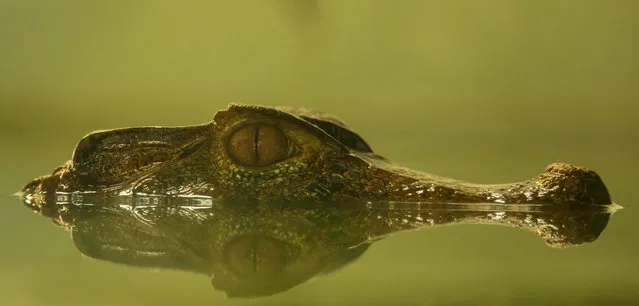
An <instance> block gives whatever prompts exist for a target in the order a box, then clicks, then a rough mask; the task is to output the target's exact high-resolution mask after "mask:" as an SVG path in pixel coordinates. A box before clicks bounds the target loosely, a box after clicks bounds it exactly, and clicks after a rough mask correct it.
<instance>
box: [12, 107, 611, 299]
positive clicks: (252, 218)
mask: <svg viewBox="0 0 639 306" xmlns="http://www.w3.org/2000/svg"><path fill="white" fill-rule="evenodd" d="M22 196H23V201H24V203H25V204H26V205H27V206H28V207H29V208H31V209H33V210H34V211H36V212H38V213H40V214H42V215H44V216H46V217H49V218H52V219H53V220H54V221H55V222H56V223H57V224H60V225H62V226H64V227H66V228H68V229H69V230H70V231H71V232H72V233H73V241H74V243H75V245H76V246H77V247H78V249H79V250H80V251H81V252H82V253H84V254H87V255H88V256H91V257H94V258H99V259H103V260H108V261H112V262H118V263H123V264H129V265H135V266H144V267H164V268H172V269H180V270H188V271H194V272H198V273H203V274H206V275H209V276H210V277H212V279H213V286H214V287H215V288H217V289H219V290H222V291H224V292H226V294H227V295H228V296H242V297H244V296H263V295H269V294H274V293H277V292H281V291H284V290H287V289H289V288H292V287H293V286H295V285H297V284H300V283H302V282H304V281H305V280H308V279H310V278H311V277H313V276H315V275H318V274H322V273H326V272H330V271H335V270H337V269H339V268H340V267H342V266H344V265H345V264H347V263H349V262H351V261H353V260H355V259H357V258H358V257H359V256H360V255H361V254H362V253H363V252H364V251H365V250H366V249H367V248H368V246H369V245H370V244H371V243H372V242H374V241H375V240H377V239H380V238H382V237H385V236H387V235H389V234H392V233H397V232H401V231H407V230H414V229H419V228H424V227H432V226H437V225H444V224H460V223H476V224H499V225H507V226H511V227H519V228H524V229H529V230H532V231H535V232H537V233H538V234H539V235H540V236H541V237H542V238H543V239H544V240H545V241H546V243H547V244H548V245H550V246H553V247H565V246H570V245H575V244H580V243H584V242H590V241H593V240H595V239H596V238H597V237H598V236H599V234H600V233H601V232H602V231H603V229H604V228H605V226H606V224H607V223H608V219H609V216H610V213H611V211H613V210H614V209H616V206H615V205H614V204H612V201H611V199H610V195H609V194H608V190H607V189H606V186H605V185H604V184H603V181H602V180H601V178H600V177H599V176H598V175H597V174H596V173H595V172H594V171H592V170H589V169H586V168H582V167H577V166H572V165H568V164H563V163H555V164H551V165H549V166H548V167H546V169H545V171H544V172H543V173H541V174H540V175H538V176H537V177H535V178H532V179H529V180H527V181H522V182H515V183H510V184H500V185H486V184H473V183H468V182H461V181H458V180H453V179H449V178H442V177H437V176H433V175H431V174H428V173H423V172H418V171H413V170H409V169H405V168H402V167H398V166H396V165H394V164H392V163H391V162H390V161H388V160H387V159H385V158H383V157H381V156H380V155H377V154H376V153H373V150H372V149H371V147H370V146H369V145H368V143H366V142H365V141H364V140H363V139H362V138H361V137H360V136H359V135H357V134H356V133H355V132H354V131H352V130H350V129H349V128H348V127H347V126H346V125H345V124H344V123H343V122H341V121H340V120H339V119H337V118H335V117H334V116H331V115H329V114H325V113H321V112H316V111H310V110H306V109H291V108H268V107H256V106H247V105H231V106H229V107H228V108H227V109H224V110H222V111H219V112H217V113H216V114H215V116H214V118H213V121H212V122H210V123H207V124H202V125H197V126H187V127H141V128H128V129H118V130H111V131H101V132H95V133H92V134H89V135H87V136H86V137H84V138H83V139H82V140H81V141H80V142H79V143H78V145H77V146H76V148H75V150H74V153H73V158H72V160H71V161H69V162H67V163H65V164H64V165H62V166H61V167H58V168H57V169H55V170H54V171H53V173H52V174H51V175H47V176H43V177H40V178H36V179H34V180H33V181H31V182H30V183H28V184H27V185H26V186H25V187H24V188H23V194H22Z"/></svg>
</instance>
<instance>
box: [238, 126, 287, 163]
mask: <svg viewBox="0 0 639 306" xmlns="http://www.w3.org/2000/svg"><path fill="white" fill-rule="evenodd" d="M288 149H289V142H288V139H287V138H286V136H285V135H284V133H282V132H281V131H280V130H278V129H277V128H275V127H273V126H270V125H266V124H251V125H247V126H244V127H242V128H240V129H238V130H237V131H235V132H234V133H233V135H231V138H230V139H229V154H230V155H231V157H232V158H233V159H235V161H237V162H238V163H240V164H242V165H246V166H268V165H271V164H273V163H275V162H278V161H280V160H283V159H284V158H286V157H287V155H288Z"/></svg>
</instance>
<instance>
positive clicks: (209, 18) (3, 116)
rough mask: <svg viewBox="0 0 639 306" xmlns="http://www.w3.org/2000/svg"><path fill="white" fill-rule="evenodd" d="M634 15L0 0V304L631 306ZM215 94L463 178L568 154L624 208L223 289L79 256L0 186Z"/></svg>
mask: <svg viewBox="0 0 639 306" xmlns="http://www.w3.org/2000/svg"><path fill="white" fill-rule="evenodd" d="M637 17H639V2H637V1H633V0H628V1H622V0H617V1H616V0H613V1H597V0H579V1H577V0H564V1H545V0H535V1H533V0H530V1H508V0H488V1H471V0H466V1H450V2H445V1H437V2H435V1H421V0H414V1H372V0H371V1H349V0H346V1H337V0H326V1H321V0H277V1H267V0H263V1H258V0H255V1H182V2H179V3H178V2H177V1H150V0H147V1H70V0H61V1H42V0H31V1H18V0H3V1H0V135H1V137H2V143H3V144H2V146H1V147H2V149H1V150H0V157H1V158H0V165H1V169H0V170H1V172H0V173H1V174H0V182H1V185H0V194H2V196H1V197H0V199H1V200H2V201H1V203H0V204H1V205H2V207H3V208H4V211H3V213H2V216H3V217H2V222H1V223H0V237H2V243H3V247H2V251H1V252H0V271H1V273H0V299H1V302H0V304H2V305H145V304H149V305H182V304H184V305H289V304H292V305H326V304H379V303H389V304H390V303H392V304H398V305H430V304H442V303H447V304H469V305H470V304H472V305H474V304H477V303H480V304H490V305H511V304H517V305H520V304H530V305H539V304H542V303H543V304H549V303H556V304H563V305H569V304H573V305H595V304H597V305H598V304H600V303H604V302H608V304H611V303H612V304H626V303H628V304H632V303H633V302H636V303H639V293H637V290H636V287H637V284H638V283H639V265H638V264H637V258H638V257H639V245H638V244H637V242H636V241H637V237H636V235H638V234H639V231H638V230H637V227H636V222H635V221H634V220H636V218H637V217H639V214H638V213H637V212H636V208H637V207H638V205H637V203H639V199H638V197H637V194H636V193H635V192H634V191H635V189H636V188H637V187H636V185H635V184H637V182H638V181H639V180H638V178H639V175H638V171H639V166H638V160H637V156H638V155H639V123H638V122H637V119H636V117H637V111H638V108H639V107H638V106H637V105H638V103H639V89H638V85H637V84H639V56H638V54H639V19H638V18H637ZM228 102H242V103H250V104H265V105H291V106H305V107H310V108H317V109H321V110H325V111H328V112H331V113H334V114H336V115H338V116H340V117H341V118H343V119H345V120H346V121H347V122H349V123H350V124H351V126H352V127H354V128H355V129H356V130H357V131H358V132H360V133H361V134H362V136H363V137H364V138H365V139H366V140H367V141H368V142H369V143H370V144H371V145H372V146H373V148H374V149H375V150H376V151H377V152H379V153H381V154H383V155H385V156H387V157H389V158H390V159H392V160H394V161H396V162H397V163H399V164H402V165H405V166H408V167H412V168H416V169H420V170H425V171H428V172H432V173H436V174H439V175H445V176H452V177H455V178H459V179H464V180H470V181H476V182H486V183H491V182H494V183H499V182H509V181H515V180H520V179H526V178H529V177H532V176H534V175H536V174H538V173H539V172H541V171H542V170H543V167H544V166H545V165H546V164H548V163H550V162H554V161H565V162H570V163H575V164H579V165H583V166H587V167H590V168H592V169H594V170H596V171H597V172H599V174H601V175H602V177H603V178H604V182H606V184H607V185H608V188H609V190H610V191H611V193H612V195H613V198H614V199H615V201H616V202H617V203H619V204H621V205H622V206H624V207H626V209H625V210H622V211H621V212H620V213H618V214H615V215H614V216H613V218H612V219H611V222H610V223H609V226H608V228H607V230H606V231H604V233H603V234H602V236H601V237H600V239H599V240H598V241H596V242H595V243H593V244H589V245H583V246H579V247H574V248H570V249H565V250H555V249H550V248H547V247H546V246H545V245H544V244H543V242H542V240H541V239H539V238H537V237H536V236H535V235H533V234H530V233H527V232H524V231H520V230H515V229H507V228H501V227H491V226H472V225H468V226H453V227H447V228H440V229H433V230H425V231H421V232H412V233H406V234H401V235H396V236H394V237H391V238H389V239H386V240H384V241H382V242H379V243H377V244H376V245H375V246H373V247H372V248H371V249H370V250H369V251H368V252H367V253H366V254H365V255H364V256H363V257H362V258H361V259H360V260H359V261H358V262H356V263H354V264H353V265H351V266H349V267H347V268H346V269H344V270H343V271H341V272H339V273H335V274H332V275H329V276H324V277H321V278H317V279H315V280H313V281H311V282H308V283H306V284H303V285H301V286H299V287H296V288H294V289H293V290H291V291H289V292H286V293H284V294H280V295H277V296H274V297H270V298H265V299H258V300H227V299H226V298H225V297H224V295H223V294H221V293H219V292H214V291H213V289H212V287H211V286H210V284H209V280H207V279H206V278H205V277H202V276H197V275H191V274H186V273H179V272H162V273H154V272H150V271H146V270H141V269H132V268H127V267H122V266H116V265H112V264H108V263H104V262H97V261H93V260H89V259H84V258H82V256H81V255H80V254H79V253H78V252H77V251H76V250H75V249H74V247H73V245H72V243H71V241H70V239H69V237H68V234H67V233H65V232H64V231H63V230H61V229H58V228H55V227H54V226H53V225H52V224H51V222H49V221H47V220H45V219H43V218H39V217H36V216H34V215H33V214H31V213H30V212H29V210H27V209H26V208H24V207H23V206H22V205H20V202H19V201H18V200H17V199H16V198H13V197H11V196H9V195H10V194H12V193H13V192H15V191H17V190H19V189H20V188H21V187H22V185H23V184H24V183H26V182H27V181H28V180H29V179H31V178H32V177H34V176H37V175H41V174H45V173H49V172H50V171H51V170H52V169H53V168H54V167H55V166H58V165H59V164H61V163H63V162H64V161H66V160H67V159H69V158H70V155H71V151H72V149H73V147H74V145H75V144H76V142H77V141H78V140H79V139H80V137H82V136H83V135H85V134H86V133H88V132H90V131H92V130H97V129H108V128H117V127H125V126H138V125H190V124H198V123H202V122H206V121H209V120H210V119H211V118H212V115H213V113H214V112H215V111H216V110H219V109H221V108H224V107H225V106H226V104H227V103H228Z"/></svg>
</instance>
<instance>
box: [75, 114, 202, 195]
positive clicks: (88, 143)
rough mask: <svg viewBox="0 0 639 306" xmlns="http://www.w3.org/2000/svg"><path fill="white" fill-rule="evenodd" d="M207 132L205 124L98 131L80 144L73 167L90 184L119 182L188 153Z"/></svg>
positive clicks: (102, 184) (106, 184) (100, 184)
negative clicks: (185, 152)
mask: <svg viewBox="0 0 639 306" xmlns="http://www.w3.org/2000/svg"><path fill="white" fill-rule="evenodd" d="M203 132H206V129H205V128H203V126H195V127H179V128H164V127H142V128H128V129H117V130H109V131H100V132H94V133H91V134H89V135H87V136H85V137H84V138H82V140H80V142H79V143H78V145H77V146H76V148H75V150H74V152H73V163H72V165H73V170H74V172H75V173H76V174H77V175H79V176H80V177H81V178H82V180H83V181H85V182H87V183H88V184H90V185H96V186H108V185H112V184H115V183H119V182H122V181H125V180H127V179H128V178H131V177H134V176H136V175H139V174H140V173H142V172H145V171H148V170H149V169H150V168H151V167H153V166H154V165H157V164H159V163H162V162H165V161H167V160H170V159H172V158H175V157H176V156H177V155H179V154H184V153H183V152H184V151H186V150H188V149H189V148H191V147H192V146H193V144H194V142H196V140H197V139H199V138H200V137H202V135H203Z"/></svg>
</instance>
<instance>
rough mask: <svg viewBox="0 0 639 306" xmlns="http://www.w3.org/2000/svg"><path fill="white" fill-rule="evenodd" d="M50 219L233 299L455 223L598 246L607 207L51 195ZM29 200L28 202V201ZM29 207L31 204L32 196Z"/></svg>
mask: <svg viewBox="0 0 639 306" xmlns="http://www.w3.org/2000/svg"><path fill="white" fill-rule="evenodd" d="M46 199H48V200H52V201H56V203H54V205H53V206H52V205H49V204H50V203H49V204H46V205H45V204H43V203H35V204H37V205H38V206H40V207H56V210H55V211H54V212H53V213H50V214H48V215H47V216H48V217H50V218H52V219H53V220H54V221H55V222H56V223H57V224H59V225H62V226H64V227H65V228H67V229H69V230H70V231H71V232H72V237H73V242H74V244H75V245H76V247H77V248H78V250H79V251H80V252H82V253H83V254H85V255H87V256H89V257H92V258H96V259H100V260H105V261H110V262H115V263H120V264H126V265H131V266H138V267H153V268H165V269H177V270H185V271H192V272H196V273H200V274H205V275H208V276H209V277H211V279H212V285H213V287H214V288H215V289H217V290H220V291H223V292H225V293H226V294H227V296H229V297H257V296H266V295H272V294H276V293H279V292H283V291H286V290H288V289H290V288H293V287H295V286H296V285H299V284H301V283H303V282H305V281H307V280H309V279H311V278H312V277H314V276H317V275H320V274H324V273H328V272H333V271H336V270H339V269H340V268H342V267H344V266H345V265H347V264H348V263H350V262H352V261H354V260H356V259H357V258H359V257H360V256H361V255H362V254H363V253H364V252H365V251H366V250H367V249H368V247H369V246H370V244H371V243H372V242H373V241H375V240H378V239H380V238H382V237H385V236H387V235H389V234H393V233H397V232H402V231H407V230H413V229H418V228H425V227H432V226H437V225H447V224H456V223H465V224H468V223H476V224H500V225H509V226H511V227H517V228H523V229H527V230H530V231H533V232H535V233H537V234H538V235H539V236H540V237H542V238H543V239H544V241H545V242H546V243H547V244H548V245H550V246H552V247H566V246H571V245H576V244H581V243H585V242H592V241H594V240H596V239H597V237H598V236H599V234H600V233H601V232H602V231H603V229H604V228H605V226H606V225H607V222H608V220H609V216H610V213H611V210H610V207H608V208H606V209H603V208H602V207H599V206H593V207H591V208H579V209H576V210H575V209H566V208H562V209H557V210H550V209H549V208H548V207H547V206H530V205H529V206H521V205H517V206H510V205H499V204H494V203H493V204H486V205H481V204H480V205H478V204H472V205H463V204H452V203H442V204H436V203H430V204H424V203H417V202H405V203H401V202H395V203H364V204H362V205H355V204H351V205H348V207H345V205H334V206H331V205H324V206H322V207H312V206H304V207H297V208H290V207H289V208H280V209H261V208H256V207H251V206H245V205H228V203H225V204H219V205H218V204H216V203H214V202H212V201H210V199H208V198H207V197H201V198H197V197H192V196H191V197H184V198H180V197H166V196H136V195H128V196H113V197H109V196H104V195H101V194H98V193H90V194H81V193H76V194H57V195H56V196H48V197H43V198H40V200H46ZM25 201H26V198H25ZM29 201H36V200H35V199H34V198H30V199H29Z"/></svg>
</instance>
